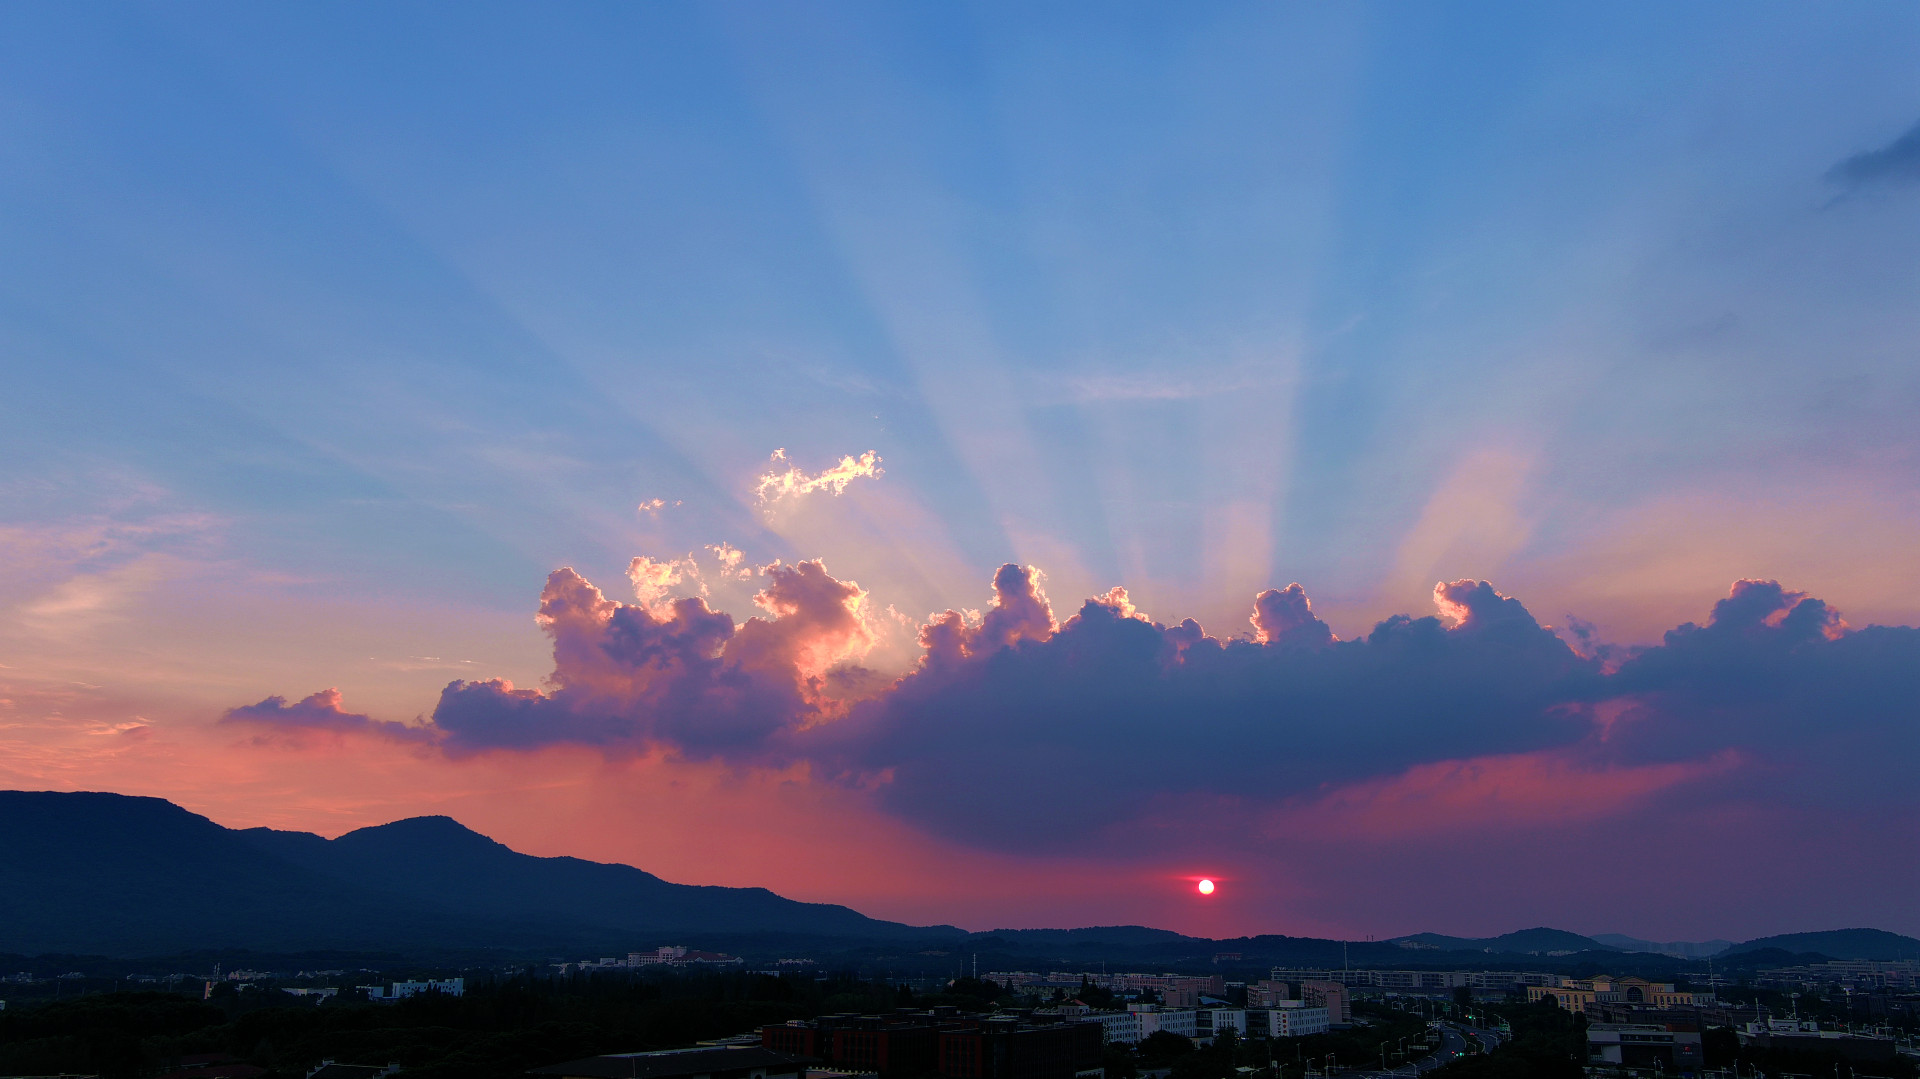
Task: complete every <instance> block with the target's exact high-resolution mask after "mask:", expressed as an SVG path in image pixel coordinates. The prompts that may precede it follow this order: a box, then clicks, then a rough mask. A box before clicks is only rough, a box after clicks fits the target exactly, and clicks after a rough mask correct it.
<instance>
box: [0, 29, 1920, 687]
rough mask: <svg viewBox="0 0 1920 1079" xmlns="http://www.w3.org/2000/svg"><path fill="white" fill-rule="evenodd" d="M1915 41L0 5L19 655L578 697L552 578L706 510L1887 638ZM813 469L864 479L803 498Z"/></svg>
mask: <svg viewBox="0 0 1920 1079" xmlns="http://www.w3.org/2000/svg"><path fill="white" fill-rule="evenodd" d="M1916 55H1920V10H1916V9H1915V8H1914V7H1912V6H1911V5H1902V4H1853V5H1845V6H1830V7H1825V8H1820V9H1809V8H1806V7H1804V6H1800V5H1784V4H1739V5H1732V4H1726V5H1709V4H1700V5H1687V6H1684V7H1675V6H1671V5H1634V4H1608V5H1590V6H1585V7H1580V6H1573V5H1555V6H1551V7H1544V8H1543V7H1540V6H1538V5H1505V6H1502V5H1487V6H1481V7H1475V8H1472V9H1461V8H1450V7H1440V6H1434V7H1406V6H1389V5H1372V6H1366V5H1342V6H1337V7H1324V6H1314V7H1309V6H1282V5H1253V4H1246V5H1227V4H1207V5H1193V6H1184V7H1176V8H1170V7H1165V6H1161V5H1099V6H1091V5H1066V4H1060V5H1042V6H1038V7H1036V6H1033V5H971V6H962V5H932V4H920V5H901V4H892V5H882V4H872V5H856V4H842V5H832V6H808V7H800V6H775V5H744V4H700V5H690V4H649V5H590V4H578V5H568V6H564V7H549V8H541V9H536V8H524V7H515V6H498V5H463V6H461V7H459V8H458V9H455V8H451V7H445V6H437V5H419V4H390V5H380V6H372V5H368V6H360V7H337V6H319V5H304V6H302V5H267V6H258V5H221V4H203V5H189V6H179V5H150V6H135V5H121V6H111V7H101V6H74V5H15V6H13V7H10V8H8V9H6V10H5V11H4V12H3V13H0V248H3V249H4V250H5V252H6V254H5V257H4V258H0V370H4V374H5V386H6V392H5V393H4V395H0V453H4V455H5V459H6V460H7V462H8V463H9V465H10V467H9V468H8V469H7V476H6V477H5V479H4V480H0V524H3V525H4V526H5V527H6V528H7V529H8V530H9V531H8V532H7V536H8V537H9V542H10V544H11V545H12V546H13V547H14V549H15V554H14V556H13V557H12V558H11V559H10V560H9V563H8V565H9V569H8V575H9V577H10V578H11V581H10V582H8V583H7V584H6V587H5V589H4V593H5V594H4V595H0V603H4V604H6V605H7V606H8V609H9V611H10V612H11V613H10V614H9V615H8V617H7V622H6V624H5V625H4V626H0V646H4V648H6V649H7V650H8V653H9V654H10V655H11V656H12V657H13V658H12V659H9V660H7V663H8V664H9V667H10V669H13V670H16V671H31V672H33V673H34V674H35V676H38V677H44V678H45V679H49V680H51V681H54V682H61V681H66V682H74V681H79V682H85V683H87V684H91V685H96V686H100V685H105V686H109V687H113V688H117V689H118V690H119V691H121V692H122V693H123V695H124V696H125V697H126V698H127V699H134V698H138V697H139V695H140V694H141V693H143V692H155V693H160V695H161V696H164V697H166V698H167V699H168V700H173V701H176V702H185V703H182V704H179V705H178V706H179V707H181V708H182V709H184V710H185V711H186V712H193V710H194V709H195V708H199V709H200V710H201V711H202V712H206V714H212V713H211V712H209V711H207V710H208V709H212V708H214V707H215V706H216V705H217V706H218V707H227V706H231V705H234V704H238V703H243V702H247V701H252V700H256V699H258V698H259V697H261V696H264V695H266V694H268V693H278V694H292V695H295V696H300V695H304V694H306V693H308V692H311V691H312V690H314V689H318V688H320V687H322V686H326V685H338V686H340V687H341V688H342V689H343V690H345V691H346V692H347V698H348V701H349V705H354V704H357V705H358V706H359V707H361V708H364V709H370V710H372V711H374V712H376V713H378V714H381V715H385V716H388V717H390V718H394V719H404V718H406V717H408V716H410V715H415V714H419V713H422V712H425V711H427V710H429V709H430V708H431V707H432V701H433V695H434V694H435V693H437V692H438V687H439V686H440V685H441V684H443V683H444V682H445V681H446V680H447V678H448V673H447V672H448V671H449V670H454V671H462V672H467V673H462V675H461V676H462V677H466V676H468V673H477V674H488V675H492V674H499V675H507V676H511V677H513V678H514V679H515V680H516V681H518V682H520V683H521V684H530V683H532V682H535V681H537V680H538V679H539V678H540V677H541V676H542V675H543V674H544V673H545V672H546V670H547V666H548V661H547V659H546V656H545V652H546V649H547V645H546V642H545V641H544V640H543V638H542V637H541V636H540V635H539V633H538V632H537V630H536V629H535V627H534V626H533V624H532V621H531V619H530V617H529V616H530V613H531V611H532V609H533V607H534V604H535V602H536V597H537V596H538V595H539V590H540V582H541V581H542V580H543V579H544V578H545V576H546V574H547V573H548V572H549V571H550V570H552V569H554V568H555V567H557V566H561V565H571V566H574V567H577V568H578V569H579V570H580V572H581V573H582V574H584V575H585V576H586V577H587V578H589V579H591V580H594V581H596V582H600V583H601V584H602V586H603V587H605V586H607V584H608V583H609V582H617V581H619V580H620V578H621V575H622V573H623V571H624V569H625V567H626V566H627V564H628V560H629V559H630V558H632V557H633V556H635V555H640V554H644V555H649V556H652V557H655V558H673V557H677V556H682V555H686V554H689V553H693V552H700V551H701V549H702V548H704V547H705V546H706V545H709V544H720V543H723V542H724V543H727V544H730V545H732V546H734V547H737V548H740V549H742V550H744V551H745V552H746V558H747V560H748V563H749V564H756V563H764V562H769V561H771V560H773V559H776V558H779V559H783V560H785V561H787V562H793V561H796V560H800V559H807V558H815V557H819V558H824V559H825V560H826V563H827V566H828V568H829V569H830V570H831V571H832V572H833V573H834V574H835V575H836V576H838V577H839V578H841V579H846V578H854V579H857V580H858V581H859V582H860V583H861V584H862V585H863V586H865V588H866V589H867V590H868V591H869V593H870V594H871V595H872V597H873V599H874V602H875V604H876V605H877V606H886V605H891V606H893V607H894V608H896V609H897V611H898V613H899V616H900V619H901V620H902V624H903V625H909V626H911V625H913V624H917V623H918V622H919V621H920V620H922V619H924V618H925V617H926V616H927V615H928V613H929V612H933V611H938V610H940V609H943V608H945V607H948V606H954V607H981V606H983V605H984V604H985V603H986V602H987V601H988V599H989V598H990V595H991V593H990V592H989V590H988V581H989V579H990V578H991V576H992V574H993V572H994V568H995V567H996V566H998V565H1000V564H1001V563H1003V562H1009V561H1012V562H1019V563H1025V564H1032V565H1035V566H1038V567H1039V568H1041V569H1042V570H1044V572H1045V574H1046V580H1047V582H1048V583H1047V589H1048V591H1049V593H1050V594H1051V595H1052V597H1053V599H1054V601H1055V603H1056V605H1057V606H1058V607H1060V609H1061V613H1062V614H1063V615H1064V614H1065V613H1066V612H1067V611H1069V610H1071V609H1072V607H1073V606H1075V605H1077V597H1081V596H1085V595H1091V594H1095V593H1098V592H1104V591H1105V590H1106V589H1108V588H1109V587H1111V586H1114V585H1124V586H1125V587H1126V588H1127V589H1129V591H1130V593H1131V595H1132V598H1133V601H1134V602H1135V603H1137V604H1139V605H1140V607H1141V608H1142V609H1144V610H1146V611H1148V612H1149V613H1151V614H1152V615H1153V616H1154V617H1155V618H1157V619H1160V620H1162V621H1165V622H1175V621H1178V620H1179V619H1180V618H1182V617H1185V616H1189V615H1191V616H1194V617H1196V618H1198V619H1200V621H1201V622H1202V623H1203V624H1204V625H1205V626H1206V627H1207V629H1208V630H1209V631H1210V632H1213V633H1216V634H1219V635H1222V636H1226V635H1233V634H1247V633H1250V632H1251V629H1250V627H1248V625H1247V624H1246V622H1245V619H1246V613H1247V611H1248V610H1249V609H1250V604H1251V598H1252V596H1253V594H1254V593H1255V592H1257V591H1259V590H1261V589H1264V588H1268V587H1278V586H1283V585H1285V584H1287V583H1288V582H1290V581H1295V580H1298V581H1300V582H1302V583H1303V584H1304V585H1305V586H1306V588H1307V590H1308V591H1309V592H1310V593H1311V594H1312V596H1313V597H1314V601H1315V603H1316V610H1318V611H1319V612H1320V613H1321V615H1322V616H1323V617H1325V618H1326V619H1327V620H1328V621H1329V622H1330V623H1331V624H1332V625H1333V627H1334V629H1335V630H1336V631H1337V632H1339V633H1340V634H1342V635H1343V636H1348V637H1351V636H1354V635H1356V634H1360V633H1364V632H1365V631H1366V629H1367V628H1368V627H1369V626H1371V625H1372V623H1373V622H1374V621H1375V620H1376V619H1379V618H1382V617H1385V616H1387V615H1390V614H1393V613H1396V612H1401V611H1412V612H1413V613H1416V614H1423V613H1426V611H1427V610H1428V609H1429V608H1430V606H1431V603H1432V601H1431V599H1430V598H1429V597H1430V593H1431V591H1432V588H1433V584H1434V582H1435V581H1437V580H1453V579H1455V578H1463V577H1471V578H1485V579H1488V580H1491V581H1492V582H1493V583H1494V584H1495V585H1496V586H1497V587H1499V588H1500V589H1501V590H1502V591H1503V592H1506V593H1508V594H1513V595H1518V596H1520V597H1521V598H1523V599H1524V600H1526V601H1527V603H1528V606H1529V609H1530V610H1532V611H1533V613H1534V614H1535V615H1536V616H1538V617H1539V618H1540V619H1541V620H1542V621H1545V622H1550V623H1553V624H1555V625H1561V624H1563V623H1564V622H1565V621H1566V616H1568V615H1573V616H1578V617H1579V618H1582V619H1586V620H1588V621H1591V622H1593V623H1595V624H1596V625H1597V626H1598V632H1599V634H1600V635H1601V637H1603V638H1605V639H1607V640H1612V641H1617V642H1623V643H1634V642H1649V641H1653V640H1657V639H1658V637H1659V634H1660V633H1661V631H1662V630H1664V629H1665V628H1667V627H1671V626H1673V625H1675V624H1677V623H1678V622H1681V621H1684V620H1688V619H1694V620H1703V619H1704V618H1705V617H1706V615H1707V611H1708V608H1709V607H1710V606H1711V604H1712V603H1713V602H1714V600H1716V599H1717V598H1719V597H1721V596H1724V595H1726V593H1727V589H1728V585H1729V583H1730V582H1731V581H1733V580H1734V579H1735V578H1738V577H1767V578H1778V579H1780V580H1781V581H1782V582H1783V583H1785V584H1786V585H1788V586H1789V587H1792V588H1798V589H1803V590H1807V591H1811V592H1813V593H1814V594H1816V595H1818V596H1820V597H1822V598H1823V599H1825V600H1827V601H1828V602H1829V603H1832V604H1833V605H1835V606H1836V607H1838V608H1839V609H1840V610H1841V611H1843V612H1844V613H1845V615H1846V616H1847V618H1848V619H1849V620H1850V622H1852V623H1853V624H1856V625H1864V624H1866V623H1867V622H1873V621H1879V622H1901V623H1911V622H1912V621H1913V620H1914V619H1915V617H1917V616H1920V561H1916V559H1917V558H1920V555H1917V554H1916V550H1920V547H1916V545H1915V544H1914V543H1913V542H1912V537H1913V535H1914V529H1915V527H1916V526H1920V495H1916V493H1915V492H1916V490H1920V484H1916V480H1920V446H1917V445H1916V436H1915V434H1914V427H1913V423H1912V419H1913V416H1914V415H1915V414H1916V410H1920V357H1917V356H1916V353H1915V349H1916V341H1920V302H1916V299H1920V182H1916V169H1920V166H1916V165H1915V163H1914V161H1913V160H1911V159H1910V158H1912V157H1913V156H1914V155H1912V154H1909V155H1908V156H1907V157H1901V156H1900V153H1901V152H1900V151H1898V150H1897V149H1895V150H1889V151H1888V154H1889V155H1890V156H1887V157H1885V158H1882V159H1874V160H1876V161H1881V162H1882V164H1881V165H1875V166H1873V167H1864V168H1860V169H1855V170H1852V171H1848V170H1845V169H1842V170H1840V171H1838V172H1836V171H1835V169H1836V167H1837V166H1839V165H1840V164H1841V163H1842V162H1845V161H1847V160H1849V159H1850V158H1854V157H1855V156H1856V155H1860V154H1866V153H1872V152H1874V151H1877V150H1881V149H1882V148H1887V147H1895V146H1896V144H1897V140H1899V139H1900V138H1901V136H1902V135H1903V134H1905V133H1907V132H1908V131H1909V130H1910V129H1913V128H1914V126H1915V124H1916V122H1920V65H1916V64H1915V63H1914V62H1913V60H1914V57H1915V56H1916ZM782 448H784V449H785V450H786V451H787V454H788V457H789V459H790V460H791V462H792V463H793V464H794V466H795V467H799V468H801V469H803V470H804V471H806V472H809V473H812V472H817V471H819V470H820V469H823V468H825V467H827V466H830V465H831V464H833V463H834V462H835V461H837V460H838V459H839V458H841V457H842V456H845V455H856V454H860V453H863V452H866V451H875V452H877V454H878V455H879V457H880V458H881V460H882V462H883V469H884V472H883V474H882V475H880V476H878V477H872V478H863V479H861V480H859V481H857V482H855V483H853V484H850V485H849V486H848V487H847V488H846V490H845V492H844V493H843V494H842V495H840V496H839V497H837V498H819V499H813V500H811V501H809V502H808V503H806V504H805V505H801V506H796V507H792V508H790V509H788V510H784V511H781V512H773V511H770V510H769V509H768V508H767V507H765V506H762V505H759V504H758V503H756V501H755V498H754V495H753V491H754V484H755V480H756V478H757V477H758V476H760V475H761V474H763V473H766V472H767V471H769V468H770V465H769V457H770V455H771V454H772V453H773V452H774V451H775V450H776V449H782ZM655 498H659V499H662V500H664V501H665V503H666V505H664V506H663V507H661V508H660V509H658V510H656V511H651V512H641V511H636V509H635V507H636V506H637V505H639V504H640V503H643V502H647V501H649V500H651V499H655ZM699 557H705V556H704V555H700V556H699ZM717 597H718V598H716V600H715V602H716V605H727V604H729V603H730V604H731V606H730V609H732V610H733V611H734V613H735V615H736V617H738V618H743V619H744V618H745V617H746V616H747V615H749V614H752V613H753V608H752V606H751V604H750V602H749V598H748V593H747V591H744V590H742V591H738V594H736V595H733V596H731V598H729V597H728V596H727V595H725V594H724V593H720V594H717ZM911 645H912V642H911V633H906V632H904V631H903V634H902V635H899V639H898V640H897V641H895V642H894V644H893V646H892V647H894V648H895V653H896V654H895V655H894V657H893V659H894V661H895V663H896V665H899V664H904V663H906V662H908V661H909V660H910V659H911V656H910V654H909V653H910V652H911ZM422 657H425V658H424V659H423V658H422ZM451 657H458V658H451ZM429 661H431V662H429ZM462 664H464V665H465V666H460V665H462ZM23 677H24V675H23ZM161 684H164V687H165V688H164V691H162V690H155V689H153V688H152V687H153V686H155V685H161Z"/></svg>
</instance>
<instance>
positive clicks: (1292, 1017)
mask: <svg viewBox="0 0 1920 1079" xmlns="http://www.w3.org/2000/svg"><path fill="white" fill-rule="evenodd" d="M1289 1003H1290V1004H1291V1005H1292V1006H1291V1007H1288V1006H1285V1005H1286V1004H1289ZM1282 1005H1283V1006H1281V1007H1274V1008H1249V1009H1247V1034H1248V1035H1249V1036H1251V1037H1255V1038H1298V1037H1302V1036H1304V1035H1307V1034H1325V1033H1326V1032H1327V1030H1328V1028H1329V1027H1330V1026H1331V1023H1330V1022H1329V1016H1328V1014H1327V1009H1325V1008H1323V1007H1316V1006H1313V1005H1310V1004H1308V1003H1307V1002H1305V1001H1292V1002H1282Z"/></svg>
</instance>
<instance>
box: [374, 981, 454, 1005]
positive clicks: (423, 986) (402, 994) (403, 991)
mask: <svg viewBox="0 0 1920 1079" xmlns="http://www.w3.org/2000/svg"><path fill="white" fill-rule="evenodd" d="M355 988H357V989H360V990H361V991H363V992H365V993H366V995H367V999H368V1000H405V999H407V998H408V997H417V996H419V995H420V994H422V993H438V994H440V995H441V996H444V997H461V996H466V994H467V980H466V979H465V978H442V979H440V980H439V981H430V982H394V983H393V988H392V989H390V990H389V989H383V988H381V987H380V986H377V985H361V986H356V987H355Z"/></svg>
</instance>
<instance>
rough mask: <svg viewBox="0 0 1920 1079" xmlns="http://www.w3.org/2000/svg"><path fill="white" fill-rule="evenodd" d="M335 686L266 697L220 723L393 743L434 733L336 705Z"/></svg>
mask: <svg viewBox="0 0 1920 1079" xmlns="http://www.w3.org/2000/svg"><path fill="white" fill-rule="evenodd" d="M340 702H341V696H340V691H339V690H338V689H333V688H328V689H323V690H321V691H320V692H318V693H314V694H310V695H308V696H306V697H302V698H301V699H299V700H297V701H294V702H293V703H292V704H288V703H287V699H286V698H285V697H281V696H272V697H268V698H267V699H266V700H263V701H261V702H260V703H258V704H248V705H242V706H240V707H239V708H229V709H227V711H226V713H225V714H223V715H222V716H221V717H220V722H222V723H235V724H253V725H257V726H259V727H260V728H262V729H264V730H323V731H331V732H335V733H340V734H354V733H364V734H373V735H378V736H379V737H382V738H388V739H392V740H393V741H397V742H426V741H432V740H433V739H434V738H435V737H436V734H437V732H435V731H434V730H432V729H431V728H429V727H416V726H411V725H409V724H406V723H393V722H389V721H387V720H381V719H374V718H372V717H370V716H365V715H362V714H360V713H358V712H349V711H347V710H345V709H344V708H342V707H340Z"/></svg>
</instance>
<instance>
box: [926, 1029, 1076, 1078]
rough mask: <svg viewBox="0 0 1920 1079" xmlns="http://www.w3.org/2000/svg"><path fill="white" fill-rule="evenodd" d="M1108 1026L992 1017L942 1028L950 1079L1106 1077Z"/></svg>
mask: <svg viewBox="0 0 1920 1079" xmlns="http://www.w3.org/2000/svg"><path fill="white" fill-rule="evenodd" d="M1101 1034H1102V1028H1101V1027H1100V1026H1099V1025H1098V1024H1095V1023H1089V1022H1066V1023H1040V1024H1035V1023H1027V1022H1023V1021H1021V1020H1020V1019H1018V1018H1015V1017H1012V1016H1009V1017H1006V1018H1001V1017H997V1016H995V1017H990V1018H987V1019H983V1020H981V1021H980V1022H979V1024H978V1025H977V1026H976V1027H974V1028H973V1029H971V1030H969V1029H964V1028H962V1029H951V1030H942V1031H941V1032H940V1052H939V1072H940V1074H941V1075H942V1076H943V1077H945V1079H1104V1077H1105V1076H1106V1074H1107V1073H1106V1068H1105V1066H1104V1065H1103V1064H1102V1063H1101V1057H1102V1048H1103V1044H1102V1037H1101Z"/></svg>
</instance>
